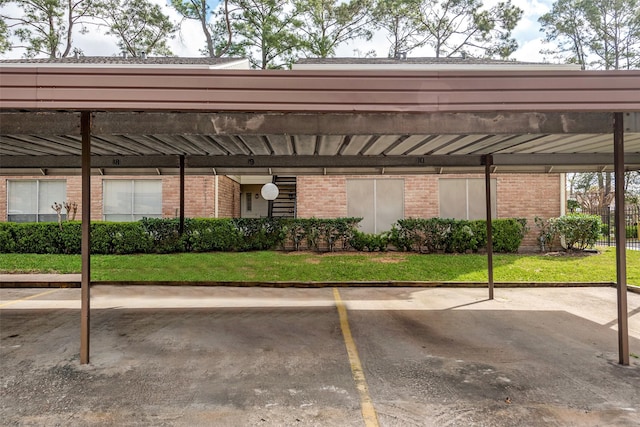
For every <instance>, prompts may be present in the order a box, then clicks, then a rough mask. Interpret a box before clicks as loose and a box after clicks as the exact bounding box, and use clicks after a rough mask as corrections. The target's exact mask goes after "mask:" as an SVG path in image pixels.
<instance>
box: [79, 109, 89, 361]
mask: <svg viewBox="0 0 640 427" xmlns="http://www.w3.org/2000/svg"><path fill="white" fill-rule="evenodd" d="M80 133H81V134H82V225H81V229H82V240H81V252H82V274H81V295H80V299H81V309H80V363H81V364H83V365H84V364H87V363H89V335H90V333H89V318H90V314H91V309H90V289H91V113H90V112H89V111H83V112H82V114H81V116H80Z"/></svg>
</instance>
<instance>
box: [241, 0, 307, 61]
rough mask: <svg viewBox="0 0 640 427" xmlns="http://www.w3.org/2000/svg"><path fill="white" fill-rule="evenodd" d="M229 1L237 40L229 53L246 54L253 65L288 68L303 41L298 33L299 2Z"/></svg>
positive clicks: (270, 0) (299, 23)
mask: <svg viewBox="0 0 640 427" xmlns="http://www.w3.org/2000/svg"><path fill="white" fill-rule="evenodd" d="M230 5H231V6H232V8H233V9H232V10H233V12H232V13H231V27H232V33H233V34H234V37H236V40H234V42H233V43H232V45H231V48H230V51H229V53H230V54H236V55H241V56H248V57H249V61H250V63H251V66H252V67H253V68H259V69H263V70H266V69H281V68H290V67H291V64H292V63H293V62H294V61H295V60H296V55H297V53H298V52H299V50H300V49H301V47H302V44H303V43H302V39H301V38H300V36H299V35H298V34H297V33H298V31H299V29H300V28H301V27H302V25H303V22H302V21H301V20H300V10H299V9H298V6H299V5H297V4H294V5H292V4H291V1H290V0H231V1H230Z"/></svg>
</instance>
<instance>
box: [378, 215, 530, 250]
mask: <svg viewBox="0 0 640 427" xmlns="http://www.w3.org/2000/svg"><path fill="white" fill-rule="evenodd" d="M486 228H487V226H486V222H485V221H483V220H476V221H467V220H455V219H446V218H429V219H420V218H408V219H402V220H399V221H398V222H397V223H396V224H394V227H393V228H392V229H391V232H390V233H389V243H390V244H392V245H393V246H395V247H396V248H397V249H398V250H404V251H415V252H421V253H422V252H426V253H438V252H445V253H466V252H477V251H478V250H479V249H483V248H486V245H487V231H486ZM492 232H493V233H492V235H493V250H494V251H496V252H517V251H518V248H519V247H520V244H521V243H522V239H523V238H524V235H525V234H526V232H527V227H526V220H525V219H522V218H517V219H514V218H507V219H496V220H494V221H492Z"/></svg>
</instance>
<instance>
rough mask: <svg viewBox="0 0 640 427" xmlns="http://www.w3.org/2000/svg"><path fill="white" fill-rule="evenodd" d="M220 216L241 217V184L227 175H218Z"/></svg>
mask: <svg viewBox="0 0 640 427" xmlns="http://www.w3.org/2000/svg"><path fill="white" fill-rule="evenodd" d="M218 200H219V202H218V203H219V205H218V217H220V218H238V217H240V184H239V183H238V182H236V181H234V180H232V179H231V178H228V177H226V176H219V177H218Z"/></svg>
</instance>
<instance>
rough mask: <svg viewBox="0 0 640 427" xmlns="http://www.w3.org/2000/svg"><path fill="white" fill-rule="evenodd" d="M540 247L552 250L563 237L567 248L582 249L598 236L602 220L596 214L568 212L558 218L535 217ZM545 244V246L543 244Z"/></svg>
mask: <svg viewBox="0 0 640 427" xmlns="http://www.w3.org/2000/svg"><path fill="white" fill-rule="evenodd" d="M536 225H537V226H538V228H539V229H540V233H539V239H540V241H541V245H542V249H546V250H549V251H550V250H552V248H553V245H554V244H555V242H556V241H558V240H560V239H561V238H564V241H565V246H566V248H567V250H574V249H577V250H584V249H586V248H587V247H590V246H593V245H594V244H595V243H596V242H597V241H598V238H599V237H600V233H601V231H602V220H601V219H600V217H599V216H598V215H587V214H569V215H565V216H561V217H559V218H549V219H548V220H542V219H540V218H536ZM545 245H546V246H545Z"/></svg>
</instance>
